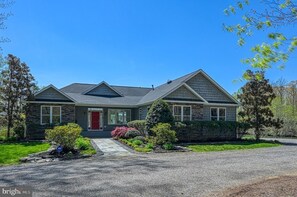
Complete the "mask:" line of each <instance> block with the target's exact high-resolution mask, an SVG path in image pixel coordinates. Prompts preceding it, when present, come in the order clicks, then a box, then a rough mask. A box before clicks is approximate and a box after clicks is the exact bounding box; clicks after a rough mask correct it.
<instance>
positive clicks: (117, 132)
mask: <svg viewBox="0 0 297 197" xmlns="http://www.w3.org/2000/svg"><path fill="white" fill-rule="evenodd" d="M132 130H133V131H135V130H136V129H135V128H130V127H124V126H123V127H116V128H115V129H114V130H112V131H111V136H112V137H113V138H115V139H117V138H125V135H126V133H127V132H128V131H132Z"/></svg>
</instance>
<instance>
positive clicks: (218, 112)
mask: <svg viewBox="0 0 297 197" xmlns="http://www.w3.org/2000/svg"><path fill="white" fill-rule="evenodd" d="M212 109H216V110H217V114H218V117H217V121H220V111H219V110H220V109H225V120H224V121H227V108H226V107H211V108H210V109H209V119H210V120H211V110H212Z"/></svg>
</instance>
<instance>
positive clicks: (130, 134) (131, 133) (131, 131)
mask: <svg viewBox="0 0 297 197" xmlns="http://www.w3.org/2000/svg"><path fill="white" fill-rule="evenodd" d="M136 136H141V133H140V132H139V131H138V130H136V129H134V128H128V131H127V132H126V134H125V138H128V139H129V138H135V137H136Z"/></svg>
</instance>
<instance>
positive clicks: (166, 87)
mask: <svg viewBox="0 0 297 197" xmlns="http://www.w3.org/2000/svg"><path fill="white" fill-rule="evenodd" d="M198 74H201V75H202V76H203V78H204V79H205V80H207V81H208V82H209V84H212V85H213V86H212V87H214V88H216V90H217V91H219V92H220V93H221V94H222V95H225V96H226V97H225V98H226V100H229V99H228V98H230V101H231V102H226V103H225V104H231V105H238V104H239V103H238V101H237V100H236V99H235V98H233V97H232V96H231V95H230V94H229V93H228V92H227V91H226V90H224V89H223V88H222V87H221V86H220V85H219V84H218V83H216V82H215V81H214V80H213V79H212V78H211V77H210V76H209V75H207V74H206V73H205V72H204V71H203V70H201V69H200V70H197V71H195V72H192V73H190V74H187V75H185V76H182V77H180V78H177V79H175V80H172V81H169V82H168V83H165V84H162V85H160V86H158V87H156V88H155V89H152V88H142V87H129V86H112V85H109V84H108V83H106V82H105V81H103V82H101V83H99V84H83V83H73V84H70V85H68V86H65V87H63V88H61V89H60V90H58V89H57V88H56V87H54V86H53V85H49V86H47V87H46V88H44V89H42V90H41V91H40V92H38V93H36V95H38V94H40V93H42V92H43V91H45V90H47V89H49V88H53V89H54V90H55V91H57V92H58V93H60V94H61V95H63V96H65V97H67V98H68V99H70V100H71V101H73V102H75V103H76V105H101V106H122V107H125V106H127V107H138V106H143V105H149V104H151V103H153V102H154V101H155V100H157V99H166V96H168V95H170V94H172V93H174V92H175V91H177V90H179V88H181V87H182V88H183V90H180V91H189V95H190V94H191V93H192V94H193V95H194V96H193V95H192V96H191V97H193V98H190V99H189V100H188V101H189V102H192V101H193V102H194V101H195V102H196V103H202V104H206V105H212V104H213V103H217V102H213V101H212V100H207V99H206V98H204V96H205V92H199V91H197V89H196V86H190V85H191V84H190V85H189V83H188V82H189V81H190V80H191V79H193V78H194V77H195V76H197V75H198ZM102 85H104V88H105V90H108V91H107V92H109V91H112V92H114V93H115V94H116V95H119V96H111V97H108V96H104V95H96V94H88V93H90V91H95V90H96V88H98V91H99V92H100V90H102V89H100V88H101V87H100V86H102ZM185 88H186V89H187V90H185ZM202 88H203V87H202ZM194 89H195V90H194ZM198 90H199V89H198ZM203 90H204V89H203ZM96 91H97V90H96ZM96 91H95V92H96ZM92 93H93V92H92ZM175 93H178V92H175ZM179 93H180V92H179ZM175 95H177V94H175ZM202 95H203V96H202ZM195 97H197V99H195ZM171 99H173V98H171ZM173 100H175V99H173ZM172 102H173V101H172ZM217 104H220V103H217ZM221 104H223V103H221Z"/></svg>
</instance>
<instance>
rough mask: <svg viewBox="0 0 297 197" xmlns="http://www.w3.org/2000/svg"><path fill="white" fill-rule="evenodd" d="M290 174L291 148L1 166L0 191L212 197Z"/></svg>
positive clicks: (294, 149) (294, 164)
mask: <svg viewBox="0 0 297 197" xmlns="http://www.w3.org/2000/svg"><path fill="white" fill-rule="evenodd" d="M290 172H292V173H293V172H294V173H296V172H297V145H293V144H291V145H286V146H281V147H274V148H262V149H254V150H241V151H225V152H210V153H193V152H188V153H163V154H134V155H131V156H127V157H120V158H119V157H115V158H107V157H99V156H97V157H93V158H90V159H85V160H73V161H63V162H56V163H50V164H25V165H20V166H10V167H2V168H0V186H19V185H27V186H31V187H33V188H34V192H35V193H34V196H123V197H125V196H170V197H172V196H212V195H213V194H214V193H216V192H218V191H221V190H224V189H226V188H228V187H234V186H237V185H241V184H245V183H248V182H250V181H255V180H258V179H261V178H264V177H268V176H277V175H281V174H288V173H290Z"/></svg>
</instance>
